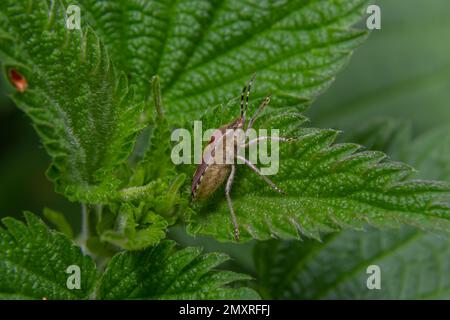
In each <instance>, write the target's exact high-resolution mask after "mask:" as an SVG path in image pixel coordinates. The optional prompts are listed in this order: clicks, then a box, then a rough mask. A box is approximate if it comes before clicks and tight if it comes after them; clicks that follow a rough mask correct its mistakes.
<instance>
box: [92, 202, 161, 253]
mask: <svg viewBox="0 0 450 320" xmlns="http://www.w3.org/2000/svg"><path fill="white" fill-rule="evenodd" d="M105 214H106V215H108V213H107V212H105V213H104V215H105ZM111 214H112V213H109V215H111ZM116 221H117V222H116V226H115V228H114V229H111V230H106V231H103V232H102V233H101V234H100V237H101V240H102V241H106V242H109V243H111V244H114V245H116V246H119V247H121V248H124V249H127V250H141V249H144V248H146V247H149V246H151V245H155V244H158V243H159V241H160V240H161V239H163V238H164V237H165V236H166V232H165V230H166V228H167V226H168V223H167V221H166V220H165V219H164V218H163V217H161V216H160V215H157V214H154V213H152V212H149V211H148V210H146V209H145V206H144V203H142V202H141V205H140V206H139V207H134V206H132V205H130V204H126V203H125V204H122V205H121V206H120V208H119V209H118V214H117V218H116Z"/></svg>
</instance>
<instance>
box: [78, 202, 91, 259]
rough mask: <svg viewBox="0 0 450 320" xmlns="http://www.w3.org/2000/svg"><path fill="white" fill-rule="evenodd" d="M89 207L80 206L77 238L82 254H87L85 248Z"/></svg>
mask: <svg viewBox="0 0 450 320" xmlns="http://www.w3.org/2000/svg"><path fill="white" fill-rule="evenodd" d="M89 213H90V212H89V207H88V206H87V205H86V204H85V203H82V204H81V232H80V236H79V243H80V246H81V250H82V251H83V253H88V249H87V246H86V243H87V240H88V239H89Z"/></svg>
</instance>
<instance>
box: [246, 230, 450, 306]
mask: <svg viewBox="0 0 450 320" xmlns="http://www.w3.org/2000/svg"><path fill="white" fill-rule="evenodd" d="M254 256H255V263H256V268H257V274H258V279H260V281H259V284H258V285H259V287H258V291H259V292H260V293H261V294H262V296H263V298H266V299H268V298H271V299H449V298H450V290H449V288H450V263H449V261H450V242H449V239H448V238H447V237H442V236H439V235H433V234H426V233H423V232H420V231H417V230H413V229H411V228H402V229H400V230H389V231H383V232H382V231H379V230H369V231H367V232H355V231H344V232H340V233H336V234H333V235H329V236H327V237H325V238H324V240H323V242H322V243H318V242H316V241H311V240H307V241H305V242H303V243H299V242H295V241H284V242H283V241H274V240H271V241H268V242H262V243H258V244H257V246H256V247H255V252H254ZM373 265H376V266H378V267H379V268H380V279H381V282H380V285H381V289H380V290H376V289H374V290H369V289H368V287H367V279H368V277H369V276H370V275H371V274H373V271H370V272H369V273H368V272H367V268H368V267H369V266H373Z"/></svg>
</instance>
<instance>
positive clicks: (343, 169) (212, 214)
mask: <svg viewBox="0 0 450 320" xmlns="http://www.w3.org/2000/svg"><path fill="white" fill-rule="evenodd" d="M256 85H257V82H256V83H255V86H256ZM233 110H234V111H233ZM237 110H238V106H237V105H230V106H223V107H222V106H220V107H218V108H216V109H215V110H213V111H211V112H209V113H207V114H206V115H205V116H204V118H203V119H202V120H203V124H204V125H205V128H209V127H212V128H214V127H217V126H214V125H215V124H216V123H217V122H222V123H227V122H229V121H230V120H231V119H232V117H231V116H230V114H232V113H234V114H236V113H237V112H238V111H237ZM272 116H273V119H274V120H275V122H274V123H276V124H277V126H281V128H289V130H286V129H283V130H281V132H282V135H284V136H287V137H296V140H294V141H292V142H289V143H280V153H279V171H278V173H277V174H276V175H273V176H270V177H269V178H271V179H272V180H273V181H274V182H275V183H276V184H277V185H278V186H279V187H280V188H281V189H282V190H284V191H285V192H286V193H287V194H286V195H280V194H278V193H276V192H274V191H273V190H272V189H271V188H270V187H269V186H268V185H267V184H266V183H265V182H264V181H262V179H261V178H260V177H258V176H257V175H256V174H255V173H254V172H253V171H251V170H250V169H249V168H247V167H246V166H245V165H239V164H238V168H237V176H236V178H235V181H234V184H233V188H232V199H233V204H234V208H235V211H236V216H237V220H238V223H239V225H240V231H241V239H243V240H248V239H251V238H255V239H261V240H262V239H269V238H271V237H281V238H286V239H290V238H300V237H301V236H302V235H303V236H307V237H313V238H317V239H319V238H320V232H331V231H336V230H340V229H345V228H360V227H362V226H363V225H365V224H367V223H370V224H373V225H376V226H378V227H386V226H389V227H394V226H398V225H400V224H411V225H414V226H418V227H420V228H426V229H440V230H445V231H449V230H450V206H449V204H448V203H445V201H446V200H448V199H449V197H450V184H449V183H447V182H437V181H422V180H408V179H407V178H408V176H409V175H411V174H412V173H413V169H412V168H411V167H409V166H408V165H406V164H403V163H400V162H393V161H390V160H389V159H387V158H386V155H385V154H384V153H382V152H378V151H367V150H364V149H362V147H361V146H359V145H356V144H350V143H339V144H334V140H335V138H336V136H337V134H338V132H337V131H335V130H331V129H314V128H301V127H298V126H296V127H292V126H291V125H292V119H299V117H298V115H296V114H293V113H291V114H280V115H278V116H274V112H268V113H267V114H266V115H265V116H264V117H262V118H261V119H260V121H259V122H257V124H258V125H259V126H260V128H263V127H264V128H273V126H272V124H271V117H272ZM297 123H298V120H297ZM255 128H258V127H257V126H255ZM278 128H280V127H278ZM269 134H270V130H269ZM260 166H261V167H263V166H262V165H260ZM189 170H190V171H191V175H192V172H193V171H194V170H195V167H194V166H190V168H189ZM194 208H195V209H196V211H197V213H196V214H194V215H192V216H191V217H190V219H189V221H188V223H189V225H188V231H189V232H190V233H191V234H194V235H195V234H204V235H211V236H214V237H215V238H216V239H218V240H222V241H229V240H232V239H233V230H232V229H233V228H232V223H231V219H230V213H229V209H228V206H227V202H226V200H225V196H224V192H223V188H222V189H219V190H218V192H216V193H215V194H214V196H213V197H211V199H209V200H207V201H205V202H204V203H200V204H199V205H197V206H195V207H194Z"/></svg>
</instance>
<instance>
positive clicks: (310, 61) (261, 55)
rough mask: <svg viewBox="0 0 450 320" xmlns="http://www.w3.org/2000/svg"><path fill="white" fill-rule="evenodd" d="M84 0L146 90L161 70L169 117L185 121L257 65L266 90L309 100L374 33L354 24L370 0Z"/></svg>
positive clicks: (225, 95) (118, 57) (281, 101)
mask: <svg viewBox="0 0 450 320" xmlns="http://www.w3.org/2000/svg"><path fill="white" fill-rule="evenodd" d="M79 2H80V4H81V7H82V12H84V14H85V17H86V19H87V21H88V23H89V24H91V25H92V26H93V28H94V29H95V30H96V31H97V32H98V33H99V34H100V35H101V37H102V39H103V40H104V42H105V44H106V46H107V47H108V49H109V51H110V52H111V53H112V56H113V57H114V62H115V63H116V64H117V65H118V66H120V68H121V69H122V70H125V72H126V73H127V74H129V75H130V77H131V81H132V82H133V83H135V84H136V85H137V88H138V89H137V91H138V92H139V93H141V94H143V95H148V79H149V77H151V76H152V75H155V74H159V75H160V76H161V81H162V83H161V86H162V91H163V96H164V99H165V102H166V107H167V118H168V120H169V121H170V122H177V123H182V122H183V120H187V119H191V120H192V119H196V118H198V117H199V116H200V115H201V114H202V112H203V111H204V110H205V109H206V108H209V107H211V106H214V105H217V104H219V103H220V102H222V101H224V100H226V99H229V98H231V97H233V96H234V95H235V93H236V92H238V90H240V89H241V87H242V84H243V83H245V82H246V81H247V80H248V79H249V78H250V76H251V74H252V73H254V72H257V73H258V77H259V79H260V86H259V88H257V89H256V92H255V94H256V95H257V96H262V95H265V94H267V92H269V91H270V92H274V93H275V92H276V93H277V94H276V95H274V96H275V97H274V101H273V106H276V107H285V106H293V105H296V106H298V107H302V106H305V104H306V103H308V101H309V100H311V99H312V98H313V97H315V96H316V95H317V94H318V93H319V92H320V91H322V90H323V89H324V88H325V87H327V86H328V85H329V84H330V82H331V81H332V80H333V78H334V75H335V74H336V72H337V71H338V70H339V69H340V68H341V67H342V66H343V65H344V64H345V63H346V62H347V61H348V58H349V56H350V54H351V52H352V49H354V48H355V47H356V46H357V45H358V44H360V43H361V42H362V41H363V40H364V38H365V32H364V31H360V30H351V29H350V26H351V25H352V24H354V23H355V22H357V21H358V20H359V19H360V17H361V14H362V12H363V10H364V8H365V5H366V1H364V0H352V1H348V0H345V1H344V0H339V1H332V2H330V1H324V0H315V1H289V0H283V1H242V0H226V1H216V0H187V1H170V0H161V1H137V0H133V1H128V2H127V3H117V2H114V1H109V2H105V1H101V2H99V1H93V0H81V1H79ZM117 30H121V32H117Z"/></svg>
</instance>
